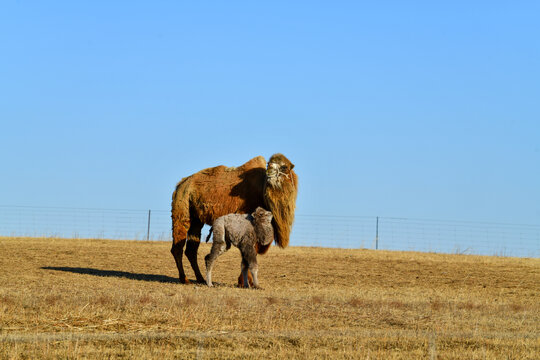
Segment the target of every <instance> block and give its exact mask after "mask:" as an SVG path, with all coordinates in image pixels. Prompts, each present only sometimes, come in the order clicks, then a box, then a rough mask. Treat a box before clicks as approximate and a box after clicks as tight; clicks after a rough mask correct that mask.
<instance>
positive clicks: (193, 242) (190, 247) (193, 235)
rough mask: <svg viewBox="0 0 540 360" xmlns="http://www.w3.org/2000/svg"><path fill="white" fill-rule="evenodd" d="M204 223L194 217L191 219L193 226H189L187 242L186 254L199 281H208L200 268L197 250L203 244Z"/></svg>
mask: <svg viewBox="0 0 540 360" xmlns="http://www.w3.org/2000/svg"><path fill="white" fill-rule="evenodd" d="M203 225H204V224H203V223H202V222H201V221H199V220H198V219H193V218H192V221H191V226H190V227H189V230H188V234H187V244H186V256H187V258H188V260H189V263H190V264H191V268H192V269H193V272H195V277H196V278H197V282H199V283H206V280H204V277H203V276H202V274H201V270H200V269H199V263H198V262H197V252H198V250H199V245H200V244H201V230H202V227H203Z"/></svg>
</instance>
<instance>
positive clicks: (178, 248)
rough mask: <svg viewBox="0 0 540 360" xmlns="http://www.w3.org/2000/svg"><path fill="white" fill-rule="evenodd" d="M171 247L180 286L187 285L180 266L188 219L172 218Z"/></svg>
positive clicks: (187, 282)
mask: <svg viewBox="0 0 540 360" xmlns="http://www.w3.org/2000/svg"><path fill="white" fill-rule="evenodd" d="M172 220H173V229H172V233H173V245H172V248H171V254H172V255H173V257H174V261H175V262H176V267H177V268H178V276H179V279H180V282H181V283H182V284H189V280H188V278H187V277H186V273H185V272H184V267H183V266H182V256H183V252H184V245H185V244H186V237H187V229H189V224H190V222H189V219H188V218H185V217H184V218H182V217H180V216H173V217H172Z"/></svg>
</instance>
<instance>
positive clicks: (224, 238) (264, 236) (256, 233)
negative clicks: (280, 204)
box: [204, 207, 274, 288]
mask: <svg viewBox="0 0 540 360" xmlns="http://www.w3.org/2000/svg"><path fill="white" fill-rule="evenodd" d="M212 230H213V232H214V241H213V244H212V249H211V250H210V254H208V255H206V257H205V258H204V260H205V262H206V283H207V284H208V286H212V267H213V266H214V262H215V261H216V259H217V258H218V256H219V255H221V254H223V253H224V252H225V251H227V250H229V248H230V247H231V244H233V245H234V246H236V247H238V249H240V252H241V253H242V275H243V277H244V287H246V288H247V287H249V285H248V269H249V271H250V272H251V275H252V276H253V286H254V287H259V280H258V279H257V273H258V266H257V252H256V251H255V243H256V242H258V243H259V244H261V245H268V244H270V243H271V242H272V241H273V240H274V228H273V227H272V213H271V212H270V211H266V210H264V209H263V208H261V207H258V208H257V209H256V210H255V212H254V213H252V214H229V215H225V216H222V217H219V218H217V219H216V220H215V221H214V224H213V226H212V229H211V231H212ZM210 235H211V233H210V234H208V237H207V238H206V241H208V239H209V238H210Z"/></svg>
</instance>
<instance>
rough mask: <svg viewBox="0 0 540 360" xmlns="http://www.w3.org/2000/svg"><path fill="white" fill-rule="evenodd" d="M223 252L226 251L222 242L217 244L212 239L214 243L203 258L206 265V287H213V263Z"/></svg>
mask: <svg viewBox="0 0 540 360" xmlns="http://www.w3.org/2000/svg"><path fill="white" fill-rule="evenodd" d="M225 251H227V248H226V246H225V243H224V242H221V243H220V242H217V241H216V239H215V238H214V242H213V243H212V249H211V250H210V253H209V254H208V255H206V256H205V257H204V261H205V263H206V284H207V285H208V286H210V287H211V286H213V284H212V269H213V267H214V263H215V261H216V259H217V258H218V256H219V255H221V254H223V253H224V252H225Z"/></svg>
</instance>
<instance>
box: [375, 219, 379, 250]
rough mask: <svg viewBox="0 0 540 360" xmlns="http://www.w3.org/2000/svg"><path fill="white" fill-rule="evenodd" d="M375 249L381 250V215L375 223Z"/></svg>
mask: <svg viewBox="0 0 540 360" xmlns="http://www.w3.org/2000/svg"><path fill="white" fill-rule="evenodd" d="M375 250H379V217H378V216H377V223H376V225H375Z"/></svg>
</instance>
